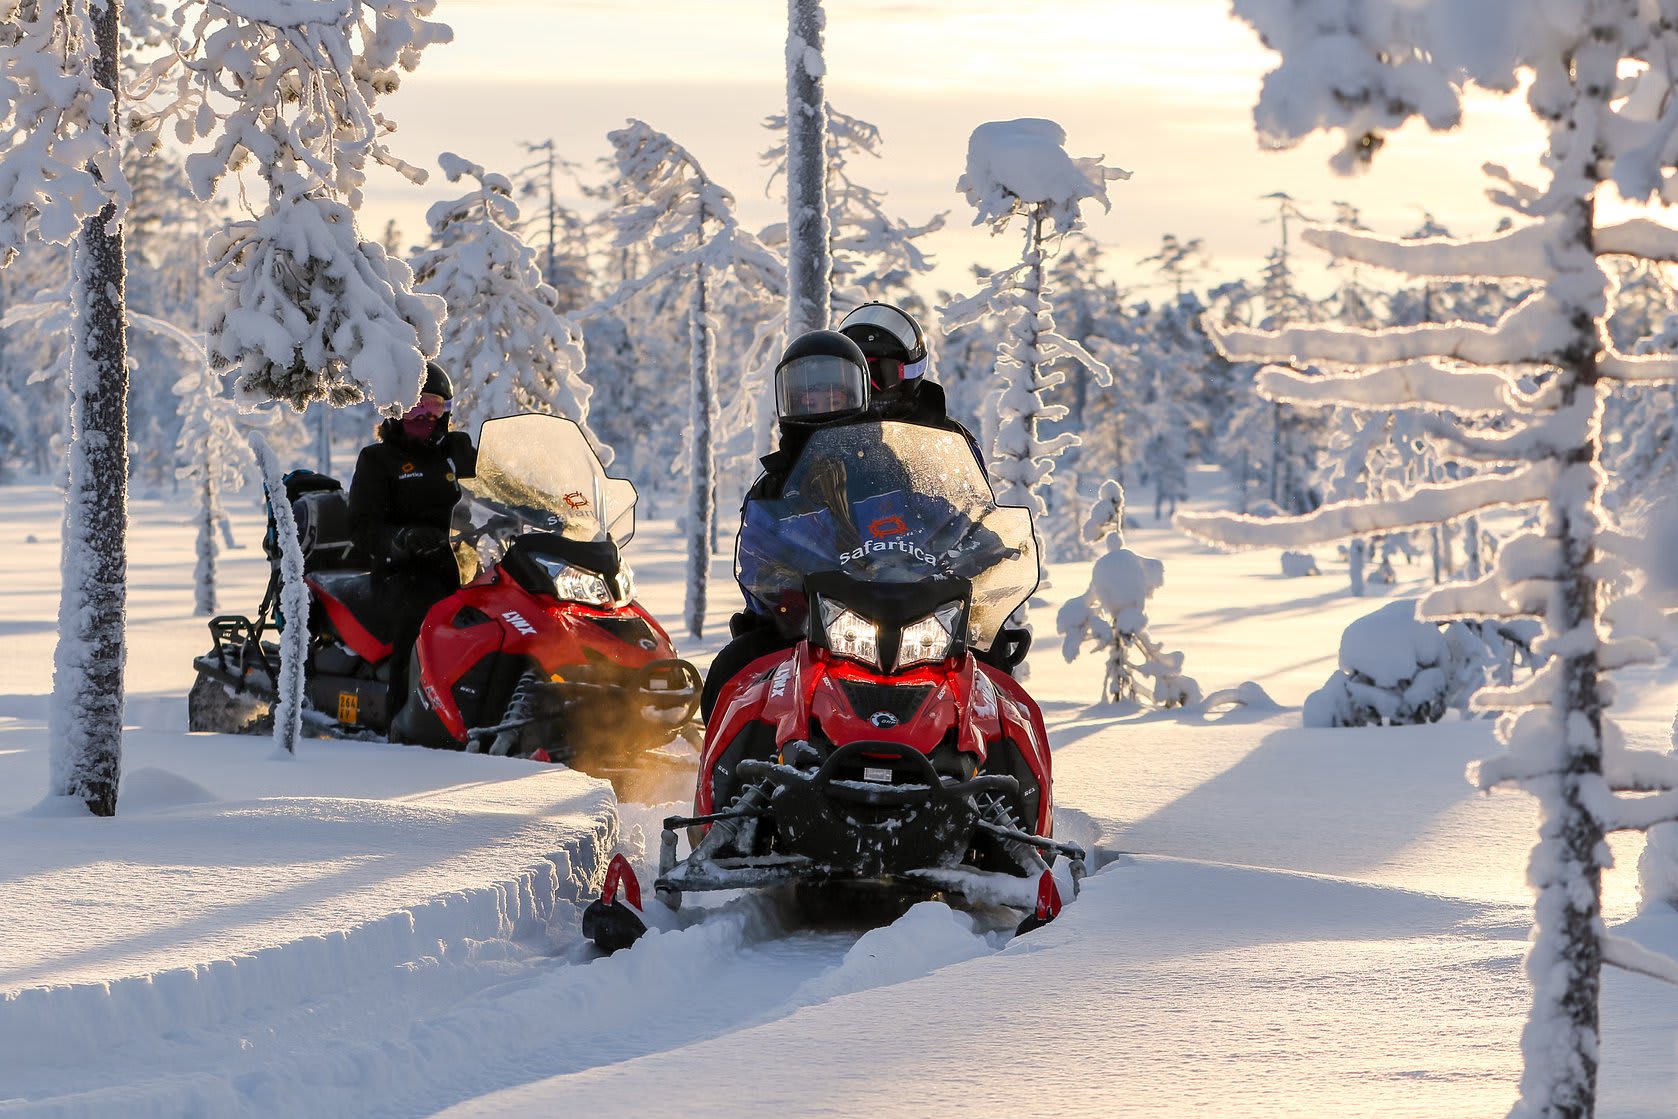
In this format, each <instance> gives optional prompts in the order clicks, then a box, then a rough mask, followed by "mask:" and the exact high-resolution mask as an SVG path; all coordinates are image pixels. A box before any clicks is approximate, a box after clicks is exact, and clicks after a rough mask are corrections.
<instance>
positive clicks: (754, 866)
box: [655, 742, 1083, 909]
mask: <svg viewBox="0 0 1678 1119" xmlns="http://www.w3.org/2000/svg"><path fill="white" fill-rule="evenodd" d="M738 773H739V778H740V780H741V782H742V784H743V785H748V786H755V788H756V789H757V790H758V791H757V792H756V793H755V795H750V796H743V797H742V798H741V799H740V800H739V801H736V803H735V805H734V806H733V807H732V808H731V809H730V810H729V811H727V812H720V813H714V814H712V815H710V816H703V817H693V818H684V817H677V816H673V817H671V818H669V819H667V820H665V821H664V828H665V831H664V847H663V852H662V857H661V859H660V867H659V878H658V881H657V882H656V884H655V886H656V889H657V890H658V892H659V893H660V895H661V896H671V897H676V896H679V894H680V892H682V891H686V890H733V889H742V888H755V887H762V886H769V885H775V884H778V883H782V882H794V881H819V880H824V879H840V880H852V881H857V880H887V879H903V880H905V881H918V882H920V883H922V884H927V885H931V886H933V887H935V888H937V889H941V890H944V891H946V892H954V893H961V894H964V895H970V896H974V897H977V898H983V899H986V900H997V901H1000V902H1002V903H1003V904H1009V905H1016V906H1018V907H1020V908H1025V909H1036V908H1037V905H1036V902H1037V891H1038V885H1037V881H1036V880H1037V879H1038V877H1039V876H1040V875H1041V873H1042V872H1044V871H1045V870H1046V869H1047V864H1046V862H1045V861H1044V859H1043V858H1042V855H1044V854H1049V855H1051V856H1052V854H1053V853H1056V852H1059V853H1064V854H1066V855H1068V856H1069V857H1070V858H1071V859H1072V861H1073V873H1074V881H1076V879H1077V878H1078V877H1081V874H1080V872H1081V870H1082V865H1083V851H1082V850H1080V849H1079V848H1078V847H1076V846H1075V845H1073V844H1065V843H1058V842H1056V841H1055V840H1052V839H1046V838H1044V837H1042V836H1035V835H1031V834H1029V833H1026V832H1023V831H1019V830H1018V829H1014V828H1009V827H1007V826H1005V825H1002V824H999V823H997V822H996V821H994V820H992V819H990V818H989V816H988V814H987V811H986V807H987V805H989V804H993V803H995V802H997V801H999V800H1001V799H1002V798H1006V797H1011V796H1017V794H1018V782H1016V781H1015V779H1014V778H1013V777H1011V776H1007V775H1003V774H981V775H979V776H976V777H972V778H969V779H968V780H965V781H956V780H949V779H945V778H942V777H940V776H939V774H938V773H937V772H936V771H935V770H934V769H933V766H932V763H931V762H930V761H929V760H928V759H927V758H926V757H925V756H924V755H923V754H921V753H920V752H919V751H918V750H915V749H914V748H913V747H910V746H907V745H903V744H899V743H890V742H853V743H850V744H848V745H845V746H841V747H838V748H836V749H835V750H834V751H833V752H832V753H831V754H829V755H828V757H827V759H826V760H825V761H824V762H823V763H822V765H821V766H820V767H819V768H814V767H812V768H799V767H796V766H792V765H786V764H777V763H774V762H768V761H762V760H757V759H747V760H743V761H741V762H740V764H739V767H738ZM765 821H767V822H772V823H773V826H774V827H775V830H776V836H777V841H776V846H777V847H778V848H779V849H780V851H781V852H782V853H778V854H771V855H762V854H759V855H752V854H749V853H748V852H749V851H750V850H751V848H752V844H753V841H752V836H753V835H754V834H755V832H756V829H757V828H758V827H759V826H760V824H761V823H762V822H765ZM705 824H710V825H712V829H711V832H712V833H713V834H707V835H705V836H704V837H703V838H702V839H700V840H699V841H698V842H696V843H695V844H694V852H693V854H692V855H690V856H689V857H688V858H687V859H686V860H684V861H682V862H681V863H679V864H678V863H677V861H676V858H675V850H676V834H677V831H678V830H679V829H681V828H692V827H696V826H698V825H705ZM981 829H983V830H985V831H987V832H990V833H992V834H993V835H996V836H997V837H998V838H999V839H1001V840H1003V841H1004V842H1005V843H1006V844H1008V845H1009V846H1010V848H1011V849H1012V850H1014V851H1016V852H1017V854H1016V861H1017V862H1018V863H1019V871H1018V873H1006V872H1001V871H985V870H980V869H977V868H975V867H972V866H970V865H963V859H964V858H966V856H967V854H968V851H969V850H970V848H971V847H972V844H973V839H974V834H975V832H976V831H978V830H981Z"/></svg>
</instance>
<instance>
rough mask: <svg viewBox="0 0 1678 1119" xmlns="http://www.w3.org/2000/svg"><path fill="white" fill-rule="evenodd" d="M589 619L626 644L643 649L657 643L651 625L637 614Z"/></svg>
mask: <svg viewBox="0 0 1678 1119" xmlns="http://www.w3.org/2000/svg"><path fill="white" fill-rule="evenodd" d="M589 621H591V622H593V623H594V624H595V625H597V626H599V627H600V628H601V629H603V630H605V631H606V632H607V633H609V634H611V635H612V636H613V637H615V638H617V639H618V640H619V641H622V642H625V643H626V644H630V645H640V646H641V648H643V649H651V648H655V647H656V646H657V644H658V641H657V638H655V637H654V636H653V631H652V627H651V626H649V625H647V623H646V622H644V621H642V620H641V618H640V616H639V615H636V614H630V615H627V616H621V617H611V618H599V617H591V618H590V619H589ZM647 642H652V644H651V645H649V644H647Z"/></svg>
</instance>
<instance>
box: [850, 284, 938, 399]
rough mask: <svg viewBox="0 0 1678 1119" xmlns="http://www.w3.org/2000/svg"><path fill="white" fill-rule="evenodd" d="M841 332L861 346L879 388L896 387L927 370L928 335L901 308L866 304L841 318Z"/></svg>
mask: <svg viewBox="0 0 1678 1119" xmlns="http://www.w3.org/2000/svg"><path fill="white" fill-rule="evenodd" d="M839 331H840V333H841V334H843V335H845V337H847V338H849V339H851V341H853V342H855V343H856V344H857V346H858V347H860V348H861V350H862V354H863V356H864V357H865V358H867V359H868V376H869V380H870V381H872V382H873V385H874V388H875V389H877V390H882V389H894V388H896V387H897V386H898V385H900V384H902V383H903V382H904V381H906V380H911V379H913V378H915V377H919V376H920V375H921V373H922V372H923V371H924V370H925V369H926V336H925V335H924V334H922V333H921V324H920V323H918V322H916V321H915V318H914V316H913V315H911V314H909V312H907V311H905V310H904V309H903V308H901V307H894V306H892V305H891V304H890V303H879V302H872V303H864V304H863V305H862V306H860V307H858V308H856V309H855V310H854V311H852V312H851V313H850V314H848V315H846V316H845V317H844V318H843V319H841V320H839Z"/></svg>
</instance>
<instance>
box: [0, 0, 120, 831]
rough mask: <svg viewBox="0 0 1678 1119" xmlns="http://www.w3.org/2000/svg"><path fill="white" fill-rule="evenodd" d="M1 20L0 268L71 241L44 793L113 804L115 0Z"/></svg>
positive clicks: (53, 6) (39, 0)
mask: <svg viewBox="0 0 1678 1119" xmlns="http://www.w3.org/2000/svg"><path fill="white" fill-rule="evenodd" d="M6 16H7V18H6V20H5V22H4V23H0V199H5V202H4V204H3V205H0V263H6V264H9V263H11V261H12V260H13V259H14V258H15V257H16V255H17V252H18V250H19V248H20V247H21V246H22V245H23V243H24V241H25V239H26V238H27V237H29V236H31V235H35V236H38V237H40V238H41V239H43V240H46V241H49V242H57V243H64V242H68V241H71V240H72V239H74V241H75V245H76V247H75V252H74V271H73V276H72V280H71V289H72V298H73V311H72V317H71V322H72V327H71V344H70V396H71V429H70V430H71V440H72V442H71V447H72V452H71V455H70V481H69V491H68V493H67V495H66V504H65V514H64V537H63V549H64V550H63V555H64V560H63V575H64V581H63V590H62V592H61V596H60V599H59V639H58V646H57V651H56V652H55V654H54V671H53V703H52V711H51V718H50V720H49V724H50V734H51V737H52V755H51V757H52V766H51V769H52V773H51V788H52V791H53V792H54V793H55V794H57V795H60V796H65V797H72V798H75V799H77V800H80V801H82V802H83V803H84V804H86V805H87V807H88V810H89V811H91V812H92V813H94V814H95V815H100V816H109V815H112V814H113V813H115V811H116V800H117V784H118V780H119V776H120V772H121V761H122V706H123V686H122V674H123V662H124V656H125V644H124V640H123V619H124V614H125V610H126V594H125V587H124V584H125V581H126V578H127V562H128V561H127V543H126V525H125V519H126V516H127V500H128V490H127V478H128V423H127V420H128V409H127V390H128V370H127V353H126V350H125V342H124V338H123V328H124V322H123V251H122V225H121V220H122V208H123V207H124V206H125V205H126V203H127V200H128V186H127V184H126V182H125V181H124V180H123V178H122V170H121V166H120V159H119V146H118V135H117V133H118V123H117V116H118V101H117V84H118V83H117V68H118V55H119V50H118V26H119V22H120V19H121V14H120V5H119V3H118V0H107V2H106V3H104V4H101V5H97V6H90V5H89V4H86V3H77V2H75V0H36V2H34V3H31V4H27V5H24V4H18V3H13V4H11V5H10V7H9V9H8V10H7V11H6Z"/></svg>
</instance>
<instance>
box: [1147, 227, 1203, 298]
mask: <svg viewBox="0 0 1678 1119" xmlns="http://www.w3.org/2000/svg"><path fill="white" fill-rule="evenodd" d="M1136 263H1137V264H1152V265H1153V266H1154V271H1155V272H1156V273H1158V275H1159V276H1160V278H1161V279H1163V280H1164V281H1165V282H1166V283H1168V284H1170V285H1171V293H1172V295H1174V296H1175V297H1176V298H1178V299H1181V298H1182V297H1183V289H1184V288H1185V287H1186V286H1187V285H1188V283H1189V281H1191V280H1193V279H1194V278H1195V277H1196V276H1198V275H1200V273H1201V272H1202V271H1204V270H1205V268H1206V242H1205V241H1204V240H1203V239H1201V238H1199V237H1193V238H1190V239H1189V240H1187V241H1184V240H1182V239H1180V238H1179V237H1178V236H1177V235H1176V234H1175V233H1167V234H1165V235H1164V236H1163V237H1161V238H1160V244H1159V251H1158V252H1157V253H1154V254H1153V255H1151V256H1145V257H1143V258H1142V259H1141V260H1139V261H1137V262H1136Z"/></svg>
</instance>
